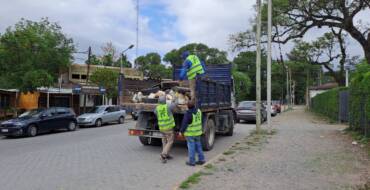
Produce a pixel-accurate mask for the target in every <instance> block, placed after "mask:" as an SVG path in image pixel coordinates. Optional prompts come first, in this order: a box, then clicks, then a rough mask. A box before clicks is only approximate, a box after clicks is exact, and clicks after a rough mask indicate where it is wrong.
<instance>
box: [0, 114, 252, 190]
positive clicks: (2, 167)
mask: <svg viewBox="0 0 370 190" xmlns="http://www.w3.org/2000/svg"><path fill="white" fill-rule="evenodd" d="M133 126H134V121H132V120H126V121H125V123H124V124H122V125H110V126H103V127H100V128H82V129H80V130H78V131H75V132H57V133H52V134H45V135H40V136H36V137H33V138H5V137H0V189H1V190H76V189H78V190H85V189H86V190H94V189H97V190H98V189H99V190H101V189H105V190H110V189H112V190H113V189H114V190H116V189H120V190H125V189H158V190H163V189H172V188H173V187H174V186H175V184H177V183H178V182H179V181H181V180H183V179H184V178H185V177H186V176H188V175H190V174H191V173H192V172H194V171H195V170H196V168H195V167H189V166H186V165H185V161H186V159H187V149H186V146H185V144H184V143H182V144H181V143H180V144H176V145H175V146H174V148H173V151H172V155H173V156H174V159H173V160H170V161H169V162H168V163H167V164H162V163H161V162H160V160H159V152H160V147H155V146H143V145H141V144H140V142H139V140H138V139H137V137H130V136H128V135H127V129H128V128H130V127H133ZM254 126H255V125H254V124H238V125H236V127H235V130H234V136H232V137H224V136H218V137H217V138H216V142H215V146H214V149H213V150H212V151H209V152H206V159H208V160H209V159H211V158H212V157H214V156H216V155H218V154H220V153H222V152H223V151H224V150H225V149H226V148H227V147H229V146H231V145H232V144H233V143H234V142H235V141H237V140H239V139H241V138H243V137H244V136H246V135H248V133H249V131H250V129H253V128H254Z"/></svg>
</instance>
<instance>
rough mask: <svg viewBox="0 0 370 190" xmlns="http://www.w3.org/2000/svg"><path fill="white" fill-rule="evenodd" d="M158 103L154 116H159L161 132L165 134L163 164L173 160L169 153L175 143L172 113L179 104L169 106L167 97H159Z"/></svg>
mask: <svg viewBox="0 0 370 190" xmlns="http://www.w3.org/2000/svg"><path fill="white" fill-rule="evenodd" d="M158 103H159V104H158V105H157V107H156V108H155V110H154V114H155V115H156V116H157V120H158V128H159V131H160V132H162V133H163V138H162V153H161V154H160V159H161V161H162V163H166V162H167V160H168V159H172V156H170V154H169V152H170V150H171V148H172V144H173V141H174V130H173V129H174V127H175V126H176V124H175V120H174V118H173V114H172V113H173V111H174V109H175V108H176V106H177V104H171V105H167V104H166V97H165V96H161V97H159V99H158Z"/></svg>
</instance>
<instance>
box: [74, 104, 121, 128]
mask: <svg viewBox="0 0 370 190" xmlns="http://www.w3.org/2000/svg"><path fill="white" fill-rule="evenodd" d="M125 117H126V111H125V110H123V109H121V108H120V107H119V106H111V105H110V106H107V105H105V106H96V107H93V108H92V109H91V110H90V111H89V112H87V113H85V114H82V115H80V116H78V117H77V122H78V124H79V125H81V126H96V127H100V126H102V125H103V124H105V123H110V122H118V123H123V122H124V121H125Z"/></svg>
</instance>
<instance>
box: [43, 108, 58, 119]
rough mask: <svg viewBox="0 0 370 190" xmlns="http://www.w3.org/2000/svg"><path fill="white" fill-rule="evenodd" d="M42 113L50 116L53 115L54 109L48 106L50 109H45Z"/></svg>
mask: <svg viewBox="0 0 370 190" xmlns="http://www.w3.org/2000/svg"><path fill="white" fill-rule="evenodd" d="M43 115H45V116H46V117H51V116H53V115H55V109H54V108H50V109H48V110H46V111H45V112H44V114H43Z"/></svg>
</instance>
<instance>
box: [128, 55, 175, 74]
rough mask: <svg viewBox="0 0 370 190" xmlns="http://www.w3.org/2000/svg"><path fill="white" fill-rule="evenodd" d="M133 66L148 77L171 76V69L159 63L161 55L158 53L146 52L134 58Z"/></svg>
mask: <svg viewBox="0 0 370 190" xmlns="http://www.w3.org/2000/svg"><path fill="white" fill-rule="evenodd" d="M135 66H136V68H138V69H139V70H141V71H142V72H143V73H144V76H146V77H149V78H159V79H170V78H172V69H171V68H167V67H166V66H165V65H163V64H161V56H160V55H159V54H158V53H148V54H146V55H143V56H140V57H138V58H136V60H135Z"/></svg>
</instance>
